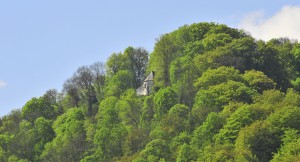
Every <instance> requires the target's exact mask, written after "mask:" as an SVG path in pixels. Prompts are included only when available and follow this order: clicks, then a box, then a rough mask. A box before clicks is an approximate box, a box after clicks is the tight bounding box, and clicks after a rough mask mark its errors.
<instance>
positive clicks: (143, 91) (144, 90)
mask: <svg viewBox="0 0 300 162" xmlns="http://www.w3.org/2000/svg"><path fill="white" fill-rule="evenodd" d="M153 79H154V72H153V71H151V73H150V74H149V75H148V76H147V78H146V79H145V80H144V82H143V84H142V86H140V87H139V88H138V89H136V94H137V95H138V96H147V95H149V94H150V93H151V91H152V88H153V84H154V80H153Z"/></svg>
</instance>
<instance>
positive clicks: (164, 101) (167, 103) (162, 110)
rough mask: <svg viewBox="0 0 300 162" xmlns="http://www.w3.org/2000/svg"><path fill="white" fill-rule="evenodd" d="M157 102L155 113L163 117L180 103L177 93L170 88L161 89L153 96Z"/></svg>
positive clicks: (155, 102)
mask: <svg viewBox="0 0 300 162" xmlns="http://www.w3.org/2000/svg"><path fill="white" fill-rule="evenodd" d="M153 101H154V104H155V108H156V109H155V114H156V115H157V117H162V115H163V114H166V113H167V112H168V111H169V109H170V108H171V107H173V106H174V105H175V104H177V103H178V101H177V96H176V93H175V92H174V91H173V90H172V89H171V88H170V87H167V88H163V89H160V90H159V91H158V92H157V93H156V94H155V96H154V98H153Z"/></svg>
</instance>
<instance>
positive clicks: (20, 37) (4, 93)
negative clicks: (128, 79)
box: [0, 0, 300, 116]
mask: <svg viewBox="0 0 300 162" xmlns="http://www.w3.org/2000/svg"><path fill="white" fill-rule="evenodd" d="M299 6H300V1H298V0H245V1H241V0H226V1H224V0H209V1H204V0H187V1H182V0H181V1H179V0H164V1H159V0H152V1H141V0H140V1H138V0H127V1H124V0H123V1H121V0H110V1H100V0H88V1H79V0H64V1H61V0H48V1H46V0H44V1H35V0H26V1H24V0H3V1H0V116H3V115H5V114H8V113H9V112H10V111H11V110H12V109H16V108H21V107H22V106H23V105H24V104H25V103H26V101H28V100H29V99H30V98H32V97H38V96H41V95H43V94H44V92H45V91H47V90H49V89H52V88H55V89H58V90H61V88H62V85H63V83H64V81H65V80H66V79H67V78H69V77H70V76H71V75H72V74H73V72H74V71H75V70H76V69H77V68H78V67H79V66H82V65H89V64H92V63H94V62H96V61H102V62H105V61H106V59H107V58H108V57H109V55H110V54H112V53H113V52H119V51H123V50H124V49H125V48H126V47H128V46H134V47H145V48H146V49H147V50H148V51H149V52H151V51H152V49H153V46H154V43H155V39H156V38H158V37H159V36H160V35H161V34H164V33H167V32H171V31H173V30H175V29H177V28H178V27H180V26H182V25H184V24H191V23H195V22H204V21H208V22H217V23H224V24H227V25H228V26H231V27H235V28H245V29H246V30H248V31H250V32H251V33H252V34H253V36H255V37H257V38H260V39H266V40H267V39H269V37H273V36H289V37H292V38H296V39H299V38H300V34H299V33H298V32H299V31H298V29H299V27H300V18H299V16H298V15H300V7H299ZM297 13H298V14H297ZM297 16H298V17H297ZM278 22H283V23H279V24H278ZM286 24H287V26H284V25H286ZM282 28H287V29H288V31H286V32H283V30H282ZM262 33H265V34H262Z"/></svg>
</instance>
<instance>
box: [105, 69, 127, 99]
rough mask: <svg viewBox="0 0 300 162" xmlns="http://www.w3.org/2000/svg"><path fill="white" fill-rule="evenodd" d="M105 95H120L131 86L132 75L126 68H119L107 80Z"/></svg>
mask: <svg viewBox="0 0 300 162" xmlns="http://www.w3.org/2000/svg"><path fill="white" fill-rule="evenodd" d="M106 88H107V89H106V95H107V96H116V97H120V96H121V94H122V93H124V92H125V91H126V90H127V89H130V88H133V76H132V74H131V73H130V72H129V71H127V70H120V71H119V72H117V73H116V74H115V75H114V76H113V77H112V78H111V79H110V80H109V82H108V85H107V87H106Z"/></svg>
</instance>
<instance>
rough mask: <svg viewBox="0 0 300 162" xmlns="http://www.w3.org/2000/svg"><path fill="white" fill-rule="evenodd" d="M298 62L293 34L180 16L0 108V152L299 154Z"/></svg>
mask: <svg viewBox="0 0 300 162" xmlns="http://www.w3.org/2000/svg"><path fill="white" fill-rule="evenodd" d="M148 61H149V63H148ZM150 71H153V72H154V74H155V75H154V87H151V88H152V89H153V91H152V92H151V94H150V95H148V96H137V95H136V90H135V89H136V88H137V87H140V86H141V85H143V84H142V82H143V80H144V77H145V73H149V72H150ZM299 71H300V43H299V42H297V41H294V40H290V39H287V38H279V39H272V40H270V41H268V42H264V41H257V40H255V39H254V38H252V37H251V36H249V35H247V34H246V33H245V32H244V31H242V30H238V29H234V28H230V27H228V26H226V25H222V24H216V23H195V24H191V25H184V26H182V27H180V28H178V29H177V30H175V31H173V32H171V33H166V34H163V35H162V36H161V37H159V38H158V39H157V41H156V43H155V46H154V50H153V51H152V52H151V54H150V58H149V57H148V52H147V51H146V50H145V49H143V48H134V47H130V46H129V47H128V48H126V49H125V50H124V52H120V53H114V54H112V55H111V56H110V57H109V58H108V60H107V62H106V63H105V64H104V63H101V62H96V63H94V64H92V65H90V66H81V67H79V68H78V69H77V70H76V71H75V73H74V74H73V76H72V77H71V78H69V79H67V80H66V82H65V83H64V86H63V90H62V93H60V92H58V91H56V90H48V91H47V92H46V93H45V94H44V95H43V96H41V97H35V98H32V99H31V100H29V101H28V102H27V103H26V104H25V105H24V106H23V108H22V109H20V110H13V111H12V112H11V113H10V114H8V115H6V116H3V117H1V118H0V161H14V162H15V161H19V162H29V161H47V162H48V161H49V162H51V161H81V162H90V161H125V162H131V161H135V162H148V161H151V162H152V161H153V162H157V161H161V162H163V161H238V162H239V161H252V162H256V161H270V160H271V161H300V151H299V150H300V147H299V145H300V142H299V141H300V140H299V139H300V135H299V131H300V126H299V125H300V95H299V93H298V92H299V89H300V88H299V87H300V86H299V85H300V84H299V82H300V81H299V78H300V72H299Z"/></svg>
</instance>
